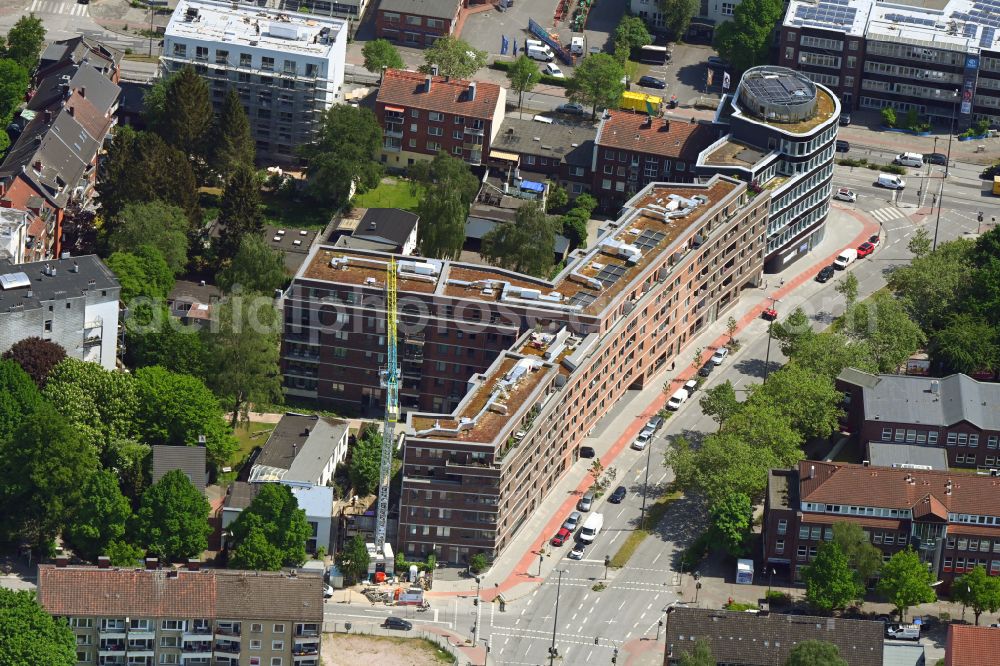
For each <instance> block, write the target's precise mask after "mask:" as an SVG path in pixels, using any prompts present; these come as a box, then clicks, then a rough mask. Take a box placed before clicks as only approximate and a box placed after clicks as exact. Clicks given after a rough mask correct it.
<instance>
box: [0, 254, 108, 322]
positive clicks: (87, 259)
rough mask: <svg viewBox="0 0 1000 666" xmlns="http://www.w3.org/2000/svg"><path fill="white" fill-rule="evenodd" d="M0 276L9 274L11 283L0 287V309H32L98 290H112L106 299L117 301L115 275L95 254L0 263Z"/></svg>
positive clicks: (5, 310)
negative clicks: (14, 263) (5, 264)
mask: <svg viewBox="0 0 1000 666" xmlns="http://www.w3.org/2000/svg"><path fill="white" fill-rule="evenodd" d="M0 275H9V276H11V279H12V281H13V286H11V287H9V288H4V289H0V311H2V312H7V311H8V309H9V308H15V309H16V308H24V309H25V310H33V309H36V308H40V307H42V303H45V302H48V301H52V300H55V299H63V298H78V297H80V296H83V295H89V294H90V293H92V292H96V291H97V290H103V291H110V290H112V289H113V290H115V291H114V292H113V293H109V294H108V295H107V300H108V301H111V300H117V298H118V290H119V288H120V285H119V284H118V278H116V277H115V275H114V273H112V272H111V270H110V269H108V267H107V266H105V265H104V263H103V262H102V261H101V260H100V259H98V257H97V255H94V254H89V255H84V256H80V257H68V258H66V259H50V260H48V261H34V262H30V263H27V264H18V265H16V266H10V265H7V266H0ZM14 276H16V279H13V278H14Z"/></svg>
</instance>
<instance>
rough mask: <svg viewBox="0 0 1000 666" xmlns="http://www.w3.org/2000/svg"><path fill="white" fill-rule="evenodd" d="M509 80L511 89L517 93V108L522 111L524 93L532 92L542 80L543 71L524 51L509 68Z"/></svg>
mask: <svg viewBox="0 0 1000 666" xmlns="http://www.w3.org/2000/svg"><path fill="white" fill-rule="evenodd" d="M507 80H508V81H510V89H511V90H513V91H514V92H516V93H517V110H518V113H520V111H521V108H522V107H523V106H524V93H526V92H530V91H531V89H532V88H534V87H535V86H536V85H537V84H538V82H539V81H541V80H542V73H541V71H539V69H538V65H536V64H535V61H534V60H532V59H531V58H529V57H528V56H527V55H525V54H523V53H522V54H521V55H519V56H518V57H517V58H516V59H515V60H514V62H512V63H511V64H510V68H508V69H507Z"/></svg>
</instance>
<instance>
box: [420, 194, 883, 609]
mask: <svg viewBox="0 0 1000 666" xmlns="http://www.w3.org/2000/svg"><path fill="white" fill-rule="evenodd" d="M877 231H878V224H877V223H875V222H872V221H871V220H870V219H869V218H867V217H866V216H865V215H863V214H861V213H858V212H855V211H853V210H848V209H845V208H840V207H839V206H835V207H834V208H832V209H831V212H830V217H829V219H828V221H827V231H826V237H825V238H824V240H823V241H822V242H821V243H820V245H819V246H818V247H817V248H816V249H814V250H813V251H812V252H811V253H810V254H809V256H807V257H806V258H805V259H802V260H800V262H799V263H798V264H797V265H796V266H795V267H793V268H791V269H789V270H790V274H789V275H786V276H785V279H784V283H783V284H782V285H781V286H779V287H778V288H777V289H775V290H773V291H771V292H770V295H771V296H774V297H775V298H780V299H782V300H783V302H784V303H783V306H782V310H783V311H785V312H790V311H791V310H793V309H794V308H796V307H798V306H799V305H801V304H802V303H803V302H804V301H805V300H806V299H807V298H808V295H806V294H801V293H800V294H796V293H795V292H796V289H797V288H798V287H800V286H801V285H803V284H805V283H807V282H808V281H810V280H812V278H813V277H814V276H815V275H816V273H818V272H819V270H820V269H821V268H822V267H823V266H826V265H828V264H829V263H830V262H832V261H833V259H835V258H836V257H837V255H838V254H839V253H840V251H841V250H842V249H843V248H844V247H848V246H856V245H858V244H860V243H862V242H863V241H865V240H867V239H868V237H869V236H870V235H872V234H874V233H876V232H877ZM771 279H772V280H774V279H780V278H773V277H772V278H771ZM770 302H771V301H770V298H768V297H765V296H764V293H763V292H762V293H759V294H758V293H755V292H753V291H748V292H746V293H744V294H743V296H742V297H741V298H740V299H739V300H738V301H737V302H736V305H735V306H734V307H733V308H732V309H731V310H729V311H728V312H726V313H725V314H724V315H723V316H721V317H720V318H719V319H718V320H717V321H715V322H713V323H712V324H711V325H709V326H708V327H707V328H706V329H705V330H703V331H702V332H701V333H700V334H699V335H697V336H696V337H695V338H694V339H692V340H691V341H690V343H689V344H688V345H687V346H686V347H685V350H688V349H696V348H698V347H702V348H703V349H704V350H705V351H704V353H705V354H706V355H710V354H711V353H712V352H713V351H714V350H715V349H716V348H717V347H719V346H721V345H723V344H724V343H726V342H727V341H728V336H727V334H726V330H725V329H726V320H727V319H728V317H729V316H732V317H734V318H735V319H736V320H737V322H738V328H737V331H738V332H742V331H743V330H744V329H746V328H747V327H748V326H749V325H751V324H752V323H754V322H756V321H757V320H758V319H759V318H760V314H761V312H762V311H763V310H764V308H765V307H767V306H769V305H770ZM683 353H684V352H683V351H682V352H681V354H680V355H681V356H683ZM738 355H739V352H737V353H736V356H738ZM694 374H695V369H694V368H693V367H692V366H691V365H690V364H684V365H683V366H682V367H680V368H679V369H677V370H676V371H674V372H671V371H665V372H663V373H661V374H660V375H657V376H654V377H652V378H650V380H649V381H648V383H647V386H646V387H645V388H643V389H642V390H640V391H634V392H632V394H631V395H629V394H626V398H625V399H623V400H621V401H619V403H618V404H616V405H615V406H614V407H612V409H611V411H610V412H609V413H608V414H607V415H606V416H605V417H604V418H603V419H602V420H601V421H599V422H598V424H597V425H596V426H595V427H594V430H593V431H592V433H591V436H590V437H587V438H585V440H584V441H583V442H582V444H583V445H587V446H593V447H594V449H595V450H596V451H597V454H598V456H599V458H600V460H601V462H602V463H603V465H604V466H605V467H609V466H611V465H613V464H614V462H615V460H616V459H617V457H618V454H620V453H621V452H622V451H623V450H624V449H625V448H626V447H627V446H628V445H629V443H630V442H631V441H632V439H633V438H634V437H635V435H636V434H637V433H638V432H639V430H640V429H641V428H642V426H643V425H644V424H645V423H646V421H647V420H648V419H649V418H650V417H651V416H653V415H655V414H656V413H657V412H659V410H660V409H662V408H663V405H664V403H665V402H666V398H667V396H666V394H665V393H664V392H663V388H662V387H663V384H664V381H665V380H667V379H669V380H670V382H671V387H673V386H675V385H679V384H682V383H683V382H685V381H687V380H688V379H690V378H691V377H692V376H694ZM602 433H609V434H610V435H611V436H615V435H616V434H617V436H616V437H615V439H614V440H613V441H611V443H610V445H609V442H608V439H607V438H606V437H602V436H601V434H602ZM595 434H597V436H594V435H595ZM592 483H593V478H592V477H591V476H590V473H589V465H587V464H582V463H579V462H578V463H577V464H576V465H574V466H573V467H572V468H571V469H570V470H569V472H567V474H566V475H565V476H564V477H563V478H562V479H561V480H560V481H559V483H558V484H557V485H556V487H555V488H553V489H552V490H551V491H550V493H549V495H548V496H547V497H546V498H545V499H544V500H543V502H542V503H541V505H540V506H539V507H538V509H537V510H536V511H535V512H534V513H533V514H532V515H531V517H530V518H529V519H528V520H527V521H526V523H525V524H524V525H523V526H522V527H521V529H520V531H519V533H518V534H517V535H516V536H515V537H514V540H513V541H512V543H511V544H510V545H509V546H508V547H507V548H506V549H505V550H504V551H503V552H502V553H501V554H500V556H499V557H498V558H497V559H496V561H495V562H494V563H493V566H492V568H491V569H490V570H489V571H488V572H487V573H486V574H485V575H484V576H482V577H481V588H482V593H481V594H482V597H483V598H484V599H485V600H487V601H491V600H493V599H495V598H496V597H497V596H498V595H499V594H501V593H502V594H503V596H504V599H505V600H506V601H514V600H516V599H518V598H520V597H522V596H524V595H525V594H528V593H530V592H532V591H534V589H535V588H536V587H537V586H538V585H539V584H540V583H541V581H542V579H539V578H537V577H536V574H537V573H538V571H539V553H540V552H543V551H544V549H545V546H546V541H547V539H548V538H549V537H550V536H551V535H552V534H555V532H556V530H557V529H558V528H559V526H560V525H561V524H562V521H563V519H564V518H565V516H566V515H567V514H568V513H569V512H570V511H573V510H574V508H575V504H576V501H577V498H578V497H579V495H580V494H582V493H583V492H585V491H586V490H587V489H588V488H589V487H590V485H591V484H592ZM556 566H557V562H556V561H554V559H553V558H549V557H546V558H545V559H544V560H542V564H541V572H542V574H543V576H545V575H547V574H548V573H550V572H551V571H552V569H554V568H555V567H556ZM443 578H444V579H442V577H438V578H436V580H435V582H434V590H433V591H432V592H429V593H428V595H427V596H428V597H438V598H440V597H450V596H455V595H458V594H469V593H470V592H472V593H474V592H475V589H476V583H475V581H474V580H473V579H471V578H468V579H463V580H447V578H448V576H447V574H444V576H443Z"/></svg>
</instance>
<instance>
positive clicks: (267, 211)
mask: <svg viewBox="0 0 1000 666" xmlns="http://www.w3.org/2000/svg"><path fill="white" fill-rule="evenodd" d="M260 199H261V203H262V204H264V219H265V220H266V221H267V224H270V225H273V226H276V227H291V228H295V229H319V230H323V229H325V228H326V225H327V224H328V223H329V222H330V218H331V217H332V216H333V211H332V210H331V209H329V208H327V207H326V206H321V205H318V204H317V203H316V202H314V201H309V200H308V199H306V198H305V197H302V196H287V195H285V194H281V193H278V192H261V194H260Z"/></svg>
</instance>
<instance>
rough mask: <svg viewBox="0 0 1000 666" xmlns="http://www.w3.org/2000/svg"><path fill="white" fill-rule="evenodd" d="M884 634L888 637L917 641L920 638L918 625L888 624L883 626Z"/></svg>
mask: <svg viewBox="0 0 1000 666" xmlns="http://www.w3.org/2000/svg"><path fill="white" fill-rule="evenodd" d="M885 635H886V636H887V637H888V638H896V639H903V640H909V641H917V640H920V625H919V624H890V625H888V626H887V627H886V628H885Z"/></svg>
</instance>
